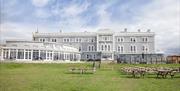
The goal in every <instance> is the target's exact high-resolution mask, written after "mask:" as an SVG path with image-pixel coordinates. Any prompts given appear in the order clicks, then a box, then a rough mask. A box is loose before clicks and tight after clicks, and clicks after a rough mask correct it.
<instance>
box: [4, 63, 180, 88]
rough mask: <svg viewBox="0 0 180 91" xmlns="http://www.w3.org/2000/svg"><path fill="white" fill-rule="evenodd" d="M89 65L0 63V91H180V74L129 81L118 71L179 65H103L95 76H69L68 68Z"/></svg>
mask: <svg viewBox="0 0 180 91" xmlns="http://www.w3.org/2000/svg"><path fill="white" fill-rule="evenodd" d="M91 65H92V64H90V63H86V64H18V63H0V91H178V90H179V91H180V73H178V74H177V75H176V76H175V78H173V79H171V78H170V77H168V78H166V79H157V78H156V75H146V76H145V78H135V79H134V78H132V77H131V76H128V75H124V74H123V73H121V72H120V71H119V69H120V68H121V67H124V66H152V67H160V66H163V67H180V65H179V64H158V65H145V64H141V65H137V64H136V65H130V64H102V68H106V67H112V66H113V67H114V70H103V69H98V70H97V71H96V73H95V74H71V73H69V71H68V69H69V67H91Z"/></svg>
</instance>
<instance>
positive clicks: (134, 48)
mask: <svg viewBox="0 0 180 91" xmlns="http://www.w3.org/2000/svg"><path fill="white" fill-rule="evenodd" d="M33 41H38V42H55V43H61V44H66V45H71V46H73V47H75V48H78V50H79V52H80V53H81V60H96V59H101V60H118V61H121V62H127V63H130V62H131V63H137V62H143V61H146V62H150V61H152V60H156V61H157V60H158V59H160V58H161V57H162V54H157V53H155V33H154V32H151V31H150V30H147V31H146V32H141V31H140V30H138V32H127V29H125V30H124V31H122V32H113V31H111V30H109V29H100V30H98V31H97V32H86V31H85V32H69V33H67V32H62V31H60V32H58V33H57V32H56V33H39V32H36V33H34V34H33Z"/></svg>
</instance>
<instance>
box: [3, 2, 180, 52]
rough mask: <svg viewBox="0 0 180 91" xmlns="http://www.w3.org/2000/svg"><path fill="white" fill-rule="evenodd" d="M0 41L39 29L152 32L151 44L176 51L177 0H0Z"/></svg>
mask: <svg viewBox="0 0 180 91" xmlns="http://www.w3.org/2000/svg"><path fill="white" fill-rule="evenodd" d="M0 4H1V5H0V7H1V11H0V16H1V17H0V18H1V22H0V29H1V32H0V33H1V34H0V36H1V37H0V38H1V39H0V41H1V43H2V42H3V41H4V40H7V39H27V40H31V39H32V32H35V31H36V29H37V27H38V29H39V32H58V31H59V30H62V31H63V32H72V31H73V32H75V31H93V32H95V31H97V29H100V28H109V29H112V30H113V31H123V29H124V28H127V29H128V31H131V32H135V31H137V29H141V31H147V29H151V31H152V32H155V33H156V37H155V38H156V39H155V47H156V51H157V50H160V51H163V52H165V53H179V54H180V0H0Z"/></svg>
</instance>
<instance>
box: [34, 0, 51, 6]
mask: <svg viewBox="0 0 180 91" xmlns="http://www.w3.org/2000/svg"><path fill="white" fill-rule="evenodd" d="M48 2H49V0H32V4H33V5H34V6H36V7H44V6H46V5H47V4H48Z"/></svg>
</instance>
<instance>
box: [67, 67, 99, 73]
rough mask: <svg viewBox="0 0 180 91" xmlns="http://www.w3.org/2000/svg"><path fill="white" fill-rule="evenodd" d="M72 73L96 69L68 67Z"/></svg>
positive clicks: (88, 71)
mask: <svg viewBox="0 0 180 91" xmlns="http://www.w3.org/2000/svg"><path fill="white" fill-rule="evenodd" d="M69 71H70V72H72V73H80V74H84V73H94V72H95V71H96V69H95V68H74V67H73V68H70V70H69Z"/></svg>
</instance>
